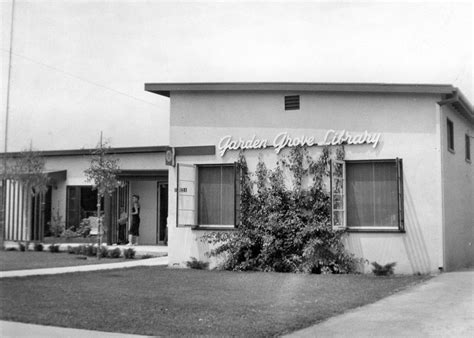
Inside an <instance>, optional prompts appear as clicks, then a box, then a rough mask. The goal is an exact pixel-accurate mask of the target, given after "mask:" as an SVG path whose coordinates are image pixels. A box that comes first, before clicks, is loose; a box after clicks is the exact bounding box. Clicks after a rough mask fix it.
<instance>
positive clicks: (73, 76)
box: [0, 48, 158, 107]
mask: <svg viewBox="0 0 474 338" xmlns="http://www.w3.org/2000/svg"><path fill="white" fill-rule="evenodd" d="M0 49H1V50H2V51H3V52H5V53H9V54H10V55H14V56H18V57H20V58H23V59H25V60H28V61H30V62H33V63H36V64H38V65H41V66H43V67H46V68H50V69H52V70H54V71H56V72H59V73H62V74H65V75H67V76H70V77H72V78H74V79H76V80H79V81H83V82H86V83H88V84H91V85H94V86H97V87H100V88H103V89H106V90H110V91H112V92H114V93H116V94H120V95H123V96H126V97H128V98H130V99H133V100H136V101H140V102H143V103H147V104H149V105H152V106H155V107H158V106H157V105H156V104H154V103H151V102H148V101H145V100H142V99H139V98H138V97H135V96H132V95H130V94H127V93H124V92H121V91H119V90H116V89H113V88H110V87H107V86H104V85H101V84H100V83H97V82H94V81H90V80H87V79H85V78H82V77H79V76H77V75H74V74H72V73H69V72H66V71H63V70H62V69H59V68H56V67H53V66H50V65H48V64H45V63H43V62H40V61H36V60H34V59H32V58H30V57H27V56H24V55H20V54H17V53H14V52H12V51H11V50H7V49H4V48H0Z"/></svg>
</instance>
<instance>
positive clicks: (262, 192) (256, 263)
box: [204, 147, 360, 273]
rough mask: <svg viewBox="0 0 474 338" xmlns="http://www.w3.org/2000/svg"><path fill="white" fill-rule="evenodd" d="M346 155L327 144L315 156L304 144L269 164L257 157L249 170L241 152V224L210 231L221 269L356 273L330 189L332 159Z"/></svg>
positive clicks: (340, 149) (208, 239)
mask: <svg viewBox="0 0 474 338" xmlns="http://www.w3.org/2000/svg"><path fill="white" fill-rule="evenodd" d="M331 158H335V159H339V160H342V159H344V148H343V147H339V148H336V149H335V153H334V154H332V153H331V149H330V148H328V147H325V148H323V150H322V153H321V155H320V156H319V158H318V159H317V160H314V159H313V158H312V157H311V156H310V154H309V152H308V150H307V149H306V148H304V147H295V148H292V149H291V151H290V152H289V154H288V155H286V156H281V157H280V158H279V161H278V163H277V166H276V168H274V169H268V168H267V167H266V165H265V163H264V161H263V160H262V158H259V161H258V164H257V167H256V171H255V173H253V174H252V173H250V172H249V170H248V167H247V162H246V159H245V156H244V155H243V153H241V154H240V158H239V162H240V166H241V171H242V175H241V180H240V187H241V198H240V224H239V225H238V227H237V229H236V231H233V232H212V233H209V234H207V235H205V236H204V240H206V241H208V242H209V243H212V244H214V245H215V249H213V250H212V251H211V252H210V253H209V254H210V255H211V256H220V255H223V257H224V263H223V266H222V267H223V268H224V269H228V270H258V271H277V272H307V273H349V272H354V271H355V267H356V263H357V262H359V261H360V260H359V259H356V258H355V257H354V256H353V255H350V254H348V253H347V252H346V251H345V248H344V245H343V243H342V240H341V237H342V235H343V232H344V231H341V230H333V228H332V226H331V199H330V192H329V189H328V185H329V173H330V159H331Z"/></svg>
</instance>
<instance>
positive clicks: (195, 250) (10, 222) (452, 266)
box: [2, 83, 474, 274]
mask: <svg viewBox="0 0 474 338" xmlns="http://www.w3.org/2000/svg"><path fill="white" fill-rule="evenodd" d="M145 90H146V91H148V92H151V93H155V94H157V95H162V96H165V97H167V98H169V100H170V126H169V128H170V141H169V144H168V145H163V146H154V145H152V146H150V147H129V148H114V149H112V151H111V152H112V153H113V154H114V156H116V157H117V158H119V160H120V167H121V171H120V175H119V178H120V179H121V180H122V181H123V182H125V184H124V186H123V187H121V188H119V189H117V191H116V192H115V193H114V194H113V195H112V196H111V197H105V198H104V201H103V204H104V206H105V207H104V212H103V220H104V221H103V222H104V225H105V226H106V229H107V230H106V236H105V239H106V242H107V243H108V244H115V243H120V241H121V238H120V236H121V235H120V231H119V225H118V220H119V218H120V215H121V213H122V212H124V211H126V212H128V210H130V207H131V203H132V202H131V201H132V196H133V195H139V196H140V207H141V210H140V219H141V221H140V236H139V243H138V244H139V245H167V246H168V257H169V265H170V266H174V267H185V266H186V262H187V261H189V260H190V258H191V257H195V258H197V259H198V260H202V261H209V262H210V263H211V265H210V267H211V268H212V267H213V266H215V265H216V264H218V260H217V259H216V258H213V257H209V256H208V255H207V253H208V252H209V251H210V250H211V249H212V247H210V244H208V243H207V241H204V240H202V237H203V235H205V234H208V233H209V232H215V231H219V232H221V231H222V232H224V231H235V229H236V228H238V226H239V219H240V218H239V212H240V208H239V206H240V186H239V185H240V175H241V171H240V170H239V168H238V164H237V163H238V161H239V156H240V155H241V154H244V156H245V158H246V162H247V165H248V168H249V171H250V172H255V170H256V167H257V164H258V162H259V161H264V163H265V165H266V167H267V168H269V169H273V168H275V167H276V166H277V165H278V164H277V162H278V161H279V159H281V157H282V156H285V154H288V153H289V152H290V150H291V148H293V147H297V146H304V147H305V148H306V149H307V151H308V152H309V154H310V155H311V156H312V157H313V158H317V157H318V156H319V155H320V154H321V152H322V150H323V149H324V147H326V146H328V147H334V148H335V147H340V146H343V147H344V151H345V156H344V159H343V160H341V161H334V162H333V164H332V165H337V166H338V170H334V171H332V175H331V177H330V179H329V180H330V183H331V184H328V190H330V194H331V207H332V208H331V217H332V221H331V223H332V226H333V227H336V228H338V229H345V230H346V231H345V233H344V237H343V238H344V245H345V248H346V249H347V250H348V251H349V252H350V253H353V254H354V255H355V256H356V257H361V258H364V259H366V260H368V261H370V262H373V261H377V262H381V263H387V262H396V263H397V268H396V272H397V273H402V274H416V273H430V272H438V271H453V270H459V269H463V268H467V267H473V266H474V243H473V242H474V208H473V205H474V169H473V164H472V150H471V144H472V140H473V138H474V112H473V107H472V105H471V104H470V103H469V101H468V100H467V99H466V98H465V97H464V95H463V94H462V93H461V91H460V90H459V89H458V88H455V87H453V86H451V85H428V84H421V85H418V84H359V83H147V84H145ZM157 127H158V126H157ZM42 154H43V155H44V157H45V159H46V169H47V174H48V175H49V176H50V178H51V180H50V187H49V189H48V191H47V192H46V193H45V194H42V195H40V196H39V197H36V198H34V199H31V198H30V197H28V196H27V195H26V194H25V193H24V192H22V187H21V186H20V185H19V184H17V183H16V182H12V181H4V182H3V183H2V197H3V201H4V205H5V233H4V238H5V240H10V241H22V240H23V241H24V240H41V239H42V238H43V237H44V235H45V229H49V228H48V226H47V225H46V224H51V223H54V222H55V221H57V220H58V218H59V219H62V220H64V222H65V224H66V228H67V227H71V226H77V225H78V224H79V223H80V222H81V221H83V220H84V219H89V220H91V221H94V220H95V218H97V217H101V216H102V215H97V211H96V210H95V207H96V204H97V197H96V194H95V192H94V191H93V190H92V186H91V184H90V183H87V182H86V180H85V176H84V170H85V169H86V168H87V166H88V164H89V163H88V161H89V160H88V158H87V156H85V155H87V154H88V153H87V151H86V150H64V151H42ZM7 155H11V154H7ZM335 173H337V174H335ZM366 269H367V271H369V270H370V267H369V265H367V266H366Z"/></svg>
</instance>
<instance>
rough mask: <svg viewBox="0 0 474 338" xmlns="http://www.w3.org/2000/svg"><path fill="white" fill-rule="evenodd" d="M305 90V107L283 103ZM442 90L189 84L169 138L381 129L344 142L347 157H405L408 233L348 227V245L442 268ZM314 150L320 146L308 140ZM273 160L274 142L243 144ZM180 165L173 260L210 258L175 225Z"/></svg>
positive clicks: (383, 257) (363, 253) (174, 99)
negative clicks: (376, 138) (226, 88)
mask: <svg viewBox="0 0 474 338" xmlns="http://www.w3.org/2000/svg"><path fill="white" fill-rule="evenodd" d="M291 94H300V95H301V109H300V110H293V111H285V110H284V95H291ZM437 100H439V97H436V96H429V95H402V94H398V95H395V94H360V93H359V94H354V93H334V94H328V93H281V92H266V93H250V92H233V93H221V92H210V93H209V92H208V93H205V92H198V93H196V92H193V93H191V92H187V93H186V92H184V93H172V95H171V145H172V146H185V145H217V144H218V142H219V140H220V138H221V137H223V136H225V135H232V136H233V137H234V138H237V139H238V138H239V137H241V138H243V139H249V138H252V137H253V136H254V135H256V136H257V137H258V138H267V139H269V140H272V139H273V137H274V136H275V135H277V134H278V133H280V132H283V131H287V132H289V133H290V134H291V135H292V136H294V137H296V136H301V135H302V134H305V135H306V136H315V138H316V140H317V141H319V140H321V139H322V138H323V137H324V134H325V133H326V131H327V130H328V129H336V130H343V129H345V130H347V131H349V132H364V131H365V130H367V131H368V132H380V133H382V136H381V141H380V143H379V145H378V146H377V147H376V148H373V147H372V145H351V146H346V159H348V160H356V159H394V158H396V157H399V158H402V159H403V170H404V181H403V183H404V192H405V193H404V209H405V223H406V225H405V228H406V233H404V234H403V233H350V234H349V235H348V236H347V247H348V249H349V250H350V251H352V252H354V253H355V254H356V255H357V256H359V257H363V258H366V259H368V260H369V261H378V262H379V263H387V262H392V261H395V262H397V268H396V272H398V273H417V272H421V273H424V272H429V271H437V269H438V267H440V266H442V264H443V256H442V217H441V215H442V213H441V153H440V149H439V129H440V126H439V111H438V109H437V104H436V101H437ZM310 151H311V153H312V154H313V156H316V155H317V154H318V153H319V152H320V148H319V147H312V148H310ZM260 153H261V154H262V155H263V157H264V159H265V161H266V163H267V166H268V167H274V166H275V163H276V160H277V155H276V154H275V152H274V150H273V149H272V148H267V149H265V150H248V151H246V152H245V154H246V156H247V161H248V163H249V167H250V169H251V170H252V169H253V168H255V165H256V163H257V159H258V156H259V154H260ZM236 160H237V151H229V152H228V153H226V154H225V156H224V157H220V156H219V155H218V154H216V155H215V156H183V157H178V158H177V162H180V163H190V164H199V163H230V162H234V161H236ZM175 187H176V169H174V170H170V190H169V193H170V200H169V211H170V212H169V215H170V216H169V222H168V224H169V234H170V252H169V257H170V264H171V265H173V264H178V265H179V264H181V265H182V264H183V262H184V261H186V260H189V257H191V256H194V257H197V258H200V259H206V257H205V255H204V251H205V250H207V249H208V248H207V247H206V244H204V243H201V242H200V241H196V238H197V237H198V236H200V235H201V234H202V232H201V231H193V230H191V229H190V228H177V227H176V216H175V215H176V193H175V191H174V189H175Z"/></svg>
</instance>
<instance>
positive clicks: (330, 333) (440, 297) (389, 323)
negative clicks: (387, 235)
mask: <svg viewBox="0 0 474 338" xmlns="http://www.w3.org/2000/svg"><path fill="white" fill-rule="evenodd" d="M473 285H474V271H464V272H451V273H444V274H441V275H439V276H437V277H435V278H433V279H431V280H429V281H427V282H426V283H423V284H421V285H418V286H416V287H414V288H411V289H409V290H406V291H402V292H400V293H397V294H395V295H392V296H390V297H387V298H384V299H382V300H380V301H378V302H376V303H374V304H370V305H366V306H363V307H360V308H357V309H354V310H351V311H349V312H347V313H345V314H342V315H339V316H336V317H332V318H330V319H328V320H326V321H324V322H322V323H320V324H317V325H314V326H312V327H309V328H307V329H304V330H301V331H297V332H294V333H292V334H290V335H288V336H287V337H348V336H350V337H367V336H379V337H382V336H383V337H472V334H473V332H474V299H473V294H474V287H473Z"/></svg>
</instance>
